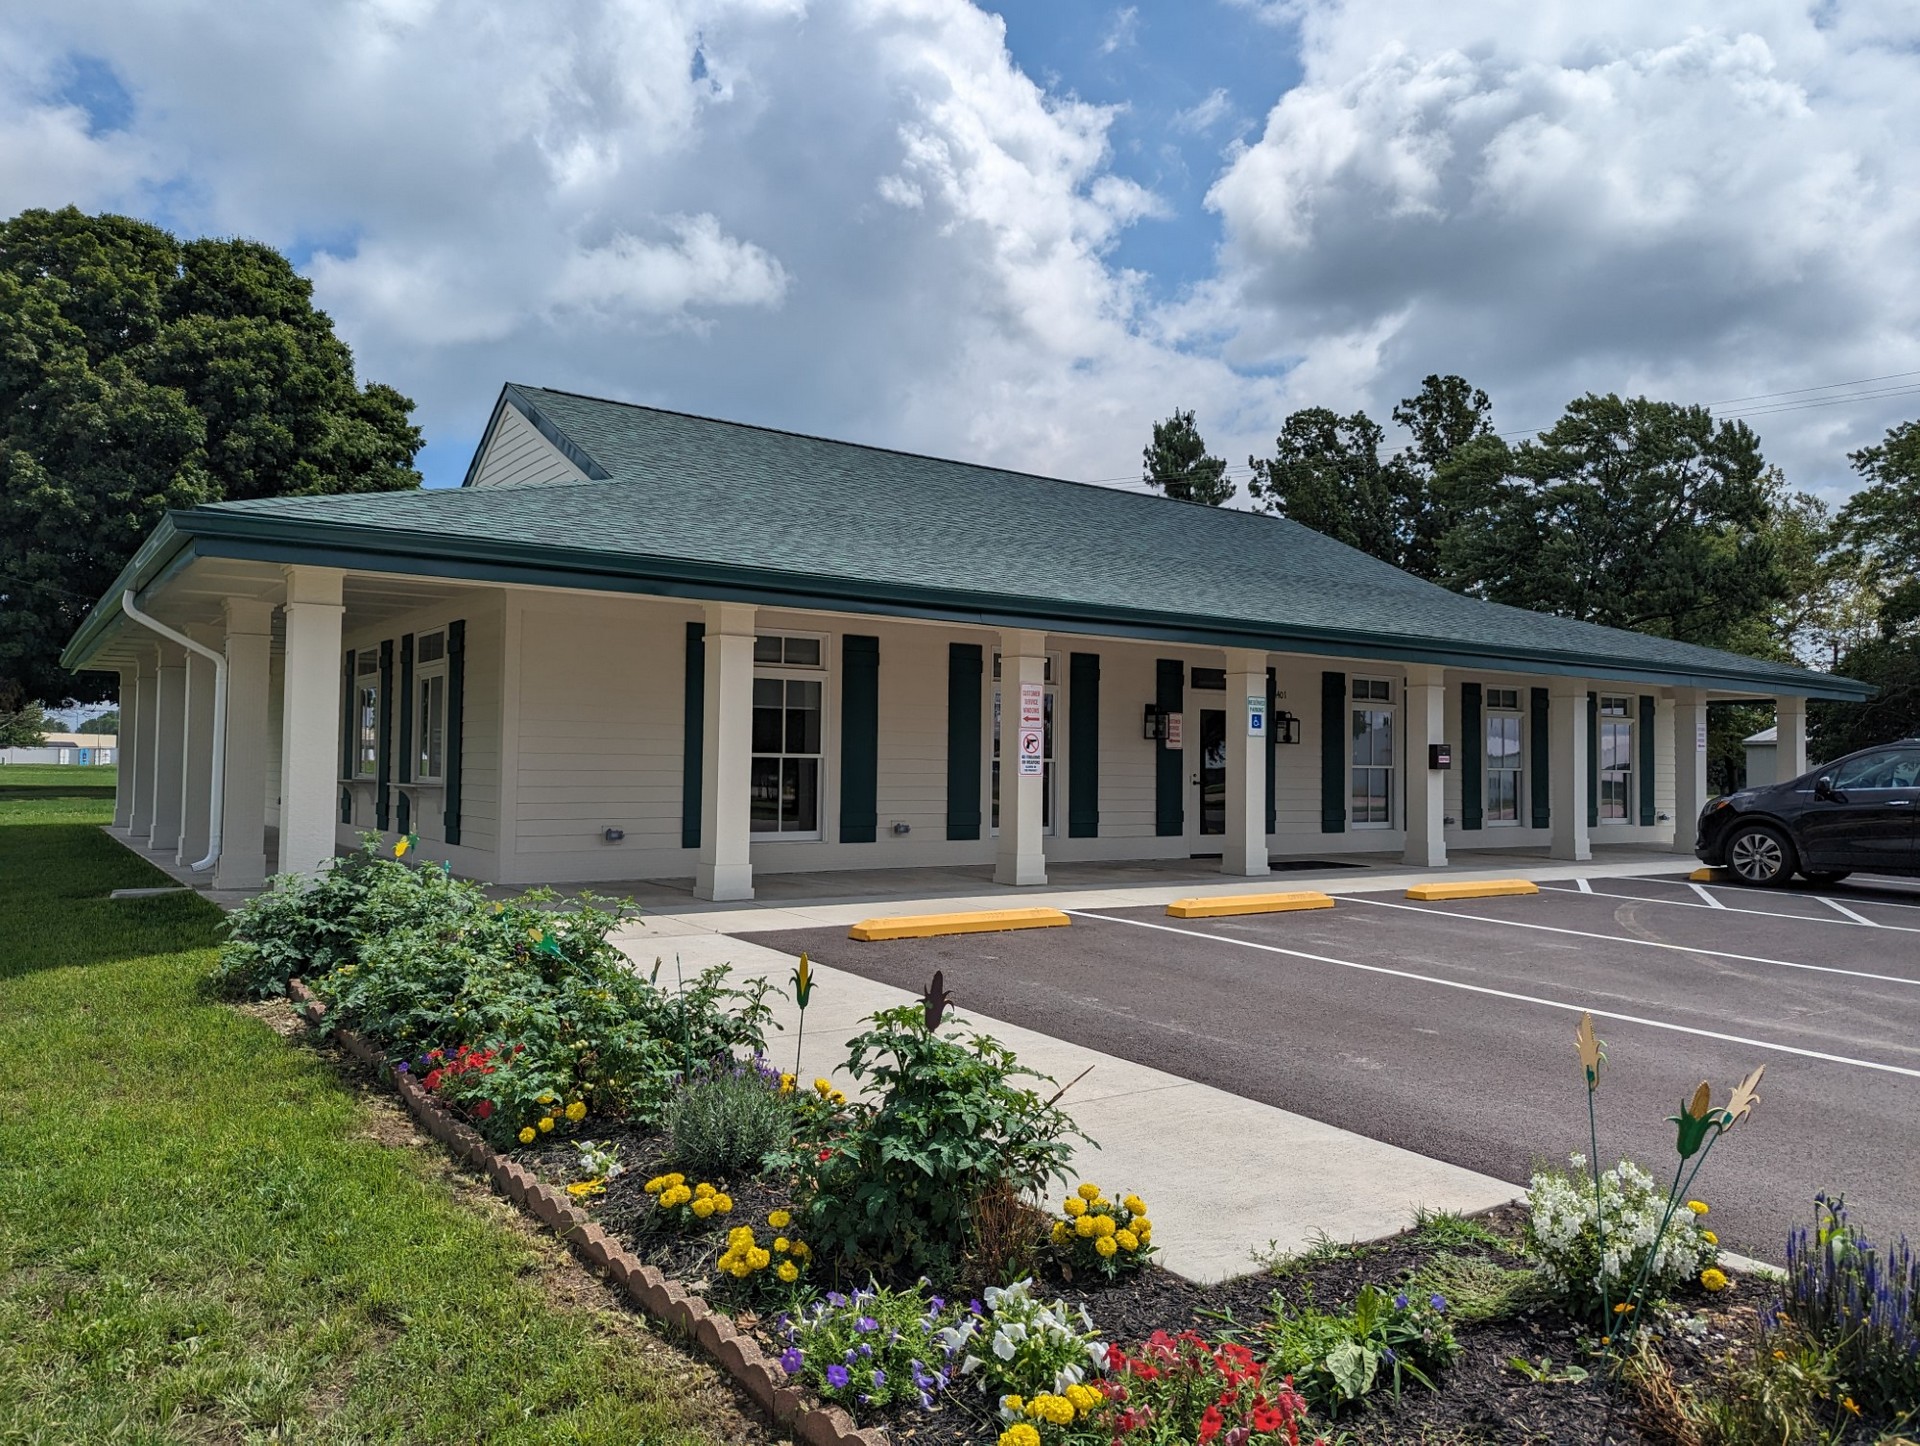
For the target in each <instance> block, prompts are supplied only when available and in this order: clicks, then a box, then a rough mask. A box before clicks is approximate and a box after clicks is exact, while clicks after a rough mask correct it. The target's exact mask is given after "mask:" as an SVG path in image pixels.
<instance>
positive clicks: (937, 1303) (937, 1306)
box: [927, 1295, 947, 1315]
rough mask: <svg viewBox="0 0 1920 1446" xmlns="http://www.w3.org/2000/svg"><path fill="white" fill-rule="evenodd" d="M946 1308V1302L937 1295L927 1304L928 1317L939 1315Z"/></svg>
mask: <svg viewBox="0 0 1920 1446" xmlns="http://www.w3.org/2000/svg"><path fill="white" fill-rule="evenodd" d="M946 1308H947V1303H946V1301H944V1300H942V1299H941V1298H940V1297H939V1296H937V1295H936V1296H935V1297H934V1298H933V1299H932V1300H930V1301H928V1302H927V1314H928V1315H939V1314H940V1312H941V1311H943V1310H945V1309H946Z"/></svg>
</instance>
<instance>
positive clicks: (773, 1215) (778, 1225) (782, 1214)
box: [767, 1210, 793, 1230]
mask: <svg viewBox="0 0 1920 1446" xmlns="http://www.w3.org/2000/svg"><path fill="white" fill-rule="evenodd" d="M767 1224H769V1225H771V1226H772V1227H773V1228H774V1229H775V1230H785V1229H786V1228H787V1227H788V1226H789V1225H791V1224H793V1216H791V1215H789V1214H788V1213H787V1212H786V1211H784V1210H775V1211H772V1212H770V1213H769V1214H768V1216H767Z"/></svg>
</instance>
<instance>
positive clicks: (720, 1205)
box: [713, 1190, 733, 1215]
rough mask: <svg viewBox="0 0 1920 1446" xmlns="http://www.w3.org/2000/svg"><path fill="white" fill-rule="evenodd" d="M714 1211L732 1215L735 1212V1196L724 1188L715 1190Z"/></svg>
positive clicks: (718, 1213)
mask: <svg viewBox="0 0 1920 1446" xmlns="http://www.w3.org/2000/svg"><path fill="white" fill-rule="evenodd" d="M713 1213H714V1214H716V1215H731V1214H732V1213H733V1196H731V1195H729V1194H727V1192H726V1191H724V1190H716V1191H714V1193H713Z"/></svg>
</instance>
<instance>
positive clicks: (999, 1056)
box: [779, 1005, 1087, 1279]
mask: <svg viewBox="0 0 1920 1446" xmlns="http://www.w3.org/2000/svg"><path fill="white" fill-rule="evenodd" d="M869 1022H870V1024H871V1026H872V1027H871V1028H870V1029H868V1030H867V1031H866V1032H864V1033H862V1034H860V1035H858V1036H856V1037H855V1038H854V1039H853V1040H852V1041H850V1043H849V1045H848V1051H847V1062H846V1065H845V1069H846V1071H847V1073H848V1074H850V1075H851V1076H852V1077H853V1078H854V1079H855V1080H857V1081H859V1082H860V1084H861V1086H862V1089H861V1091H860V1097H859V1098H857V1099H855V1100H853V1101H852V1102H851V1103H849V1104H847V1105H846V1106H844V1107H843V1108H837V1109H833V1110H830V1111H828V1110H819V1109H814V1110H811V1111H808V1112H807V1113H806V1114H804V1115H803V1119H804V1120H805V1121H806V1128H804V1129H803V1130H802V1131H801V1137H800V1140H799V1143H798V1146H797V1147H796V1149H794V1150H793V1151H791V1152H789V1153H788V1154H786V1155H785V1156H783V1157H782V1158H781V1160H780V1162H779V1163H781V1164H783V1165H785V1166H788V1167H790V1168H794V1169H796V1170H797V1171H798V1172H799V1176H800V1179H799V1198H800V1202H801V1203H800V1207H799V1208H800V1209H801V1211H802V1212H803V1213H804V1215H805V1218H806V1222H807V1234H808V1237H809V1238H810V1239H812V1240H814V1241H815V1242H816V1244H817V1245H818V1247H819V1248H820V1249H821V1250H822V1251H823V1252H829V1251H830V1252H831V1253H833V1254H834V1255H836V1256H838V1257H839V1259H840V1260H841V1262H842V1263H843V1264H852V1265H855V1266H864V1267H868V1268H872V1269H876V1270H880V1271H884V1272H887V1273H892V1274H901V1275H906V1276H907V1277H908V1278H911V1277H912V1276H913V1275H918V1274H925V1275H929V1276H931V1277H933V1278H935V1279H944V1278H946V1277H947V1276H949V1275H950V1274H951V1273H952V1271H953V1269H954V1267H955V1265H956V1263H957V1262H958V1261H959V1259H960V1258H961V1256H962V1254H963V1253H964V1251H965V1250H966V1248H967V1246H968V1243H969V1240H970V1237H971V1234H972V1231H973V1223H974V1213H975V1212H974V1206H975V1202H976V1201H977V1200H978V1199H979V1198H980V1197H981V1196H982V1195H984V1194H985V1193H987V1192H989V1191H996V1190H999V1189H1002V1188H1003V1187H1005V1186H1011V1187H1012V1188H1013V1189H1014V1190H1015V1191H1016V1192H1021V1193H1025V1192H1031V1191H1037V1190H1040V1189H1043V1188H1045V1187H1046V1185H1047V1184H1048V1182H1050V1181H1061V1180H1064V1179H1065V1178H1066V1175H1067V1162H1068V1161H1069V1159H1071V1157H1072V1153H1073V1146H1072V1145H1071V1143H1070V1142H1069V1137H1078V1138H1080V1139H1083V1140H1084V1139H1086V1138H1087V1137H1086V1136H1085V1135H1084V1134H1082V1133H1081V1132H1080V1131H1079V1130H1078V1129H1076V1128H1075V1127H1074V1124H1073V1122H1072V1120H1071V1119H1069V1118H1068V1117H1067V1114H1066V1112H1065V1111H1063V1110H1061V1109H1059V1108H1057V1107H1056V1106H1054V1105H1053V1104H1051V1103H1050V1102H1048V1101H1047V1100H1044V1099H1042V1098H1041V1097H1040V1095H1039V1094H1038V1093H1036V1092H1035V1091H1034V1090H1032V1089H1027V1088H1023V1087H1021V1086H1020V1085H1019V1084H1017V1083H1016V1081H1017V1080H1018V1079H1020V1078H1022V1077H1026V1078H1029V1079H1034V1080H1041V1081H1045V1082H1047V1083H1051V1082H1052V1081H1051V1080H1049V1079H1048V1078H1047V1077H1046V1076H1045V1075H1041V1074H1039V1073H1037V1072H1036V1071H1033V1070H1030V1069H1026V1068H1024V1067H1022V1066H1021V1064H1020V1063H1019V1061H1018V1060H1017V1059H1016V1058H1015V1057H1014V1054H1013V1051H1012V1050H1010V1049H1008V1048H1007V1047H1006V1046H1005V1045H1003V1044H1001V1043H999V1042H998V1041H997V1040H994V1039H992V1038H990V1037H989V1036H987V1035H983V1034H977V1033H964V1034H963V1033H961V1032H959V1031H957V1030H956V1031H954V1032H951V1033H947V1034H942V1033H940V1032H938V1031H937V1030H932V1029H929V1028H928V1027H927V1016H926V1011H925V1010H923V1009H922V1008H921V1007H920V1006H919V1005H902V1006H900V1007H899V1008H896V1009H887V1010H882V1011H880V1012H879V1013H878V1014H875V1015H872V1016H871V1018H870V1021H869Z"/></svg>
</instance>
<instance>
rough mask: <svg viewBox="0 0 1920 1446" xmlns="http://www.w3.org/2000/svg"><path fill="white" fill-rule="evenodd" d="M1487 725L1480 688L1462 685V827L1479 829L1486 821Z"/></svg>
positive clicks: (1474, 684) (1476, 685)
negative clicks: (1483, 776)
mask: <svg viewBox="0 0 1920 1446" xmlns="http://www.w3.org/2000/svg"><path fill="white" fill-rule="evenodd" d="M1486 753H1487V739H1486V733H1485V725H1484V724H1483V723H1482V722H1481V717H1480V685H1479V684H1478V683H1462V684H1461V685H1460V827H1461V828H1468V829H1477V828H1479V827H1480V826H1481V825H1482V824H1484V823H1485V822H1486V818H1487V814H1486V793H1485V785H1484V784H1483V783H1482V781H1481V778H1480V765H1481V761H1482V760H1483V759H1484V758H1485V757H1486Z"/></svg>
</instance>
